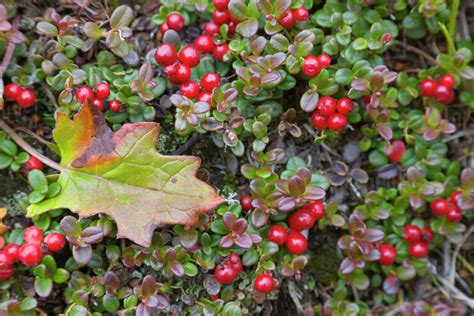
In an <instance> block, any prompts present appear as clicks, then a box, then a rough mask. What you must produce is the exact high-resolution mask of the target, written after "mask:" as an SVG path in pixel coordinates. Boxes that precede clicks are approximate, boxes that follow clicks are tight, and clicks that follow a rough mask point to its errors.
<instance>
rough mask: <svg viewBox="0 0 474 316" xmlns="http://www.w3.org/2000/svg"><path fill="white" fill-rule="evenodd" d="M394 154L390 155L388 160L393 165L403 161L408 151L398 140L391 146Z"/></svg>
mask: <svg viewBox="0 0 474 316" xmlns="http://www.w3.org/2000/svg"><path fill="white" fill-rule="evenodd" d="M391 147H392V152H391V153H390V155H388V158H389V159H390V161H391V162H392V163H399V162H400V160H402V157H403V155H404V154H405V152H406V151H407V146H405V143H404V142H403V141H401V140H396V141H394V142H393V143H392V144H391Z"/></svg>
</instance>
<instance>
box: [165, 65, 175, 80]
mask: <svg viewBox="0 0 474 316" xmlns="http://www.w3.org/2000/svg"><path fill="white" fill-rule="evenodd" d="M163 73H164V74H165V75H166V76H167V77H168V78H169V77H171V76H173V75H174V74H175V73H176V65H175V64H173V65H168V66H166V67H165V69H163Z"/></svg>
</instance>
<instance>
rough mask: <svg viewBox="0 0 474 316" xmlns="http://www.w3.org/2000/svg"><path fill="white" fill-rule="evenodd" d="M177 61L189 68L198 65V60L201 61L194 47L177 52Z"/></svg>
mask: <svg viewBox="0 0 474 316" xmlns="http://www.w3.org/2000/svg"><path fill="white" fill-rule="evenodd" d="M178 59H179V61H180V62H181V63H182V64H184V65H186V66H188V67H190V68H193V67H196V66H197V65H199V60H200V59H201V57H200V55H199V52H198V50H197V49H196V47H194V46H191V45H189V46H186V47H184V48H183V49H182V50H181V51H180V52H179V57H178Z"/></svg>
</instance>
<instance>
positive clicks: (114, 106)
mask: <svg viewBox="0 0 474 316" xmlns="http://www.w3.org/2000/svg"><path fill="white" fill-rule="evenodd" d="M121 108H122V104H121V103H120V101H119V100H112V101H110V102H109V109H110V111H112V112H118V111H120V109H121Z"/></svg>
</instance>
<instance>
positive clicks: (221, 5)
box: [204, 0, 240, 35]
mask: <svg viewBox="0 0 474 316" xmlns="http://www.w3.org/2000/svg"><path fill="white" fill-rule="evenodd" d="M229 2H230V1H229V0H212V4H214V7H215V8H216V9H215V10H214V11H213V12H212V21H209V22H207V23H206V24H205V25H204V31H205V32H206V33H207V34H209V35H215V34H219V30H220V27H221V25H223V24H226V25H227V30H228V31H227V33H228V34H231V35H232V34H234V33H235V29H236V28H237V24H239V23H240V21H239V20H238V19H236V18H235V17H234V16H233V15H232V14H231V13H230V12H229V10H228V6H229Z"/></svg>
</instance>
